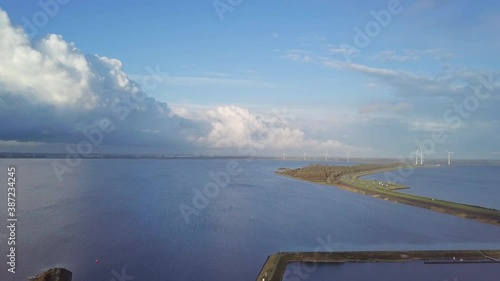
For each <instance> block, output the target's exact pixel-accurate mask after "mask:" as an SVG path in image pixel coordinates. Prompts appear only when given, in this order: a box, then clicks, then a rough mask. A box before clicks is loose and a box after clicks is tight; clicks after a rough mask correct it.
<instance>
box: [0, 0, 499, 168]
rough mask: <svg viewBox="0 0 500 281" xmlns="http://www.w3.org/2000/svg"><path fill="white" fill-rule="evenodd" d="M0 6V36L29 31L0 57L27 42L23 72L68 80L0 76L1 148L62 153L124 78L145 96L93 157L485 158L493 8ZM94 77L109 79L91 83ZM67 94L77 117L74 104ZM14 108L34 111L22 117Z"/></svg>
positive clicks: (490, 145)
mask: <svg viewBox="0 0 500 281" xmlns="http://www.w3.org/2000/svg"><path fill="white" fill-rule="evenodd" d="M44 3H48V4H46V5H48V6H47V7H49V9H44V5H45V4H44ZM230 3H233V4H234V3H236V4H235V5H233V6H231V4H230ZM0 9H2V10H3V11H5V13H6V15H7V17H8V18H9V22H4V26H3V29H4V31H5V30H7V31H8V30H15V27H24V29H25V31H24V32H20V31H19V30H16V31H15V32H14V33H16V34H20V33H24V34H25V35H27V36H28V40H29V42H28V43H26V42H24V43H22V44H21V43H20V44H7V43H8V42H5V41H6V40H13V41H12V42H14V41H15V39H9V38H11V37H5V36H4V38H6V39H0V40H3V41H4V42H3V43H4V44H2V45H1V46H2V48H5V49H7V48H11V50H10V52H5V53H6V55H4V57H3V58H2V59H5V60H7V61H10V62H11V63H12V64H13V65H14V63H16V65H17V66H16V67H19V61H16V57H15V54H16V50H18V51H19V50H25V49H26V48H28V49H30V50H31V51H33V52H37V53H39V54H41V56H42V57H43V58H45V59H46V60H42V61H40V60H30V59H25V60H24V61H21V62H24V63H26V67H27V68H28V69H38V68H33V67H31V68H30V67H29V65H32V64H33V63H41V64H40V68H39V71H40V72H43V73H48V74H46V76H47V77H52V78H50V79H54V81H56V78H57V79H61V78H60V77H65V78H67V77H70V78H71V79H69V80H68V81H67V82H68V85H70V84H71V83H79V85H81V92H78V93H79V94H78V95H77V99H76V100H78V102H71V101H70V100H72V99H74V96H72V95H74V93H72V90H71V87H69V86H68V88H63V87H62V86H61V87H60V88H57V87H58V86H57V85H56V84H54V85H53V86H52V85H51V84H50V83H48V84H47V85H46V84H44V83H43V79H42V76H43V75H40V77H33V75H34V76H37V75H36V73H35V72H34V74H32V76H30V77H26V79H28V80H26V79H21V78H20V77H19V75H21V76H22V75H23V73H24V75H25V73H26V71H23V69H22V68H19V69H18V70H17V71H18V72H17V73H18V74H16V75H14V74H13V73H14V72H13V71H12V70H9V69H7V68H6V67H5V68H4V69H3V73H2V71H0V98H2V97H3V104H4V107H5V106H6V107H7V108H8V109H9V110H4V111H3V112H4V114H3V116H0V118H5V119H7V118H10V119H12V118H13V117H12V116H19V118H20V120H21V121H19V122H20V123H19V126H15V129H11V131H4V132H0V138H1V141H2V143H3V148H4V150H26V151H28V150H30V149H34V150H39V151H44V150H51V151H52V150H54V151H56V150H57V151H59V150H61V151H66V150H67V146H68V145H70V146H71V145H73V146H75V145H77V143H79V141H81V140H85V138H86V137H85V135H84V134H82V133H81V132H82V130H84V129H85V128H87V129H88V128H91V127H92V126H94V127H95V126H97V125H96V124H97V123H98V122H97V121H96V120H99V118H104V117H105V116H109V115H110V114H111V113H110V110H109V108H110V104H111V100H108V103H106V100H107V99H111V98H110V97H111V96H113V97H115V98H116V97H119V96H121V97H123V96H124V95H130V94H131V93H133V90H131V88H130V85H133V84H134V81H135V82H137V83H138V84H139V85H140V86H138V87H142V90H144V91H145V92H147V94H148V95H149V97H151V99H148V101H149V102H148V104H146V105H145V104H142V103H141V105H140V106H138V107H137V108H134V109H133V110H132V112H133V113H132V114H130V115H127V116H126V118H124V120H119V121H120V122H115V123H114V124H115V125H117V126H116V127H117V129H116V130H114V131H113V132H112V133H109V134H105V136H104V139H103V142H102V143H99V144H97V145H95V147H94V151H96V152H97V151H99V152H100V151H102V152H108V151H109V152H111V151H131V152H146V151H147V152H168V153H175V152H179V153H180V152H183V153H184V152H192V151H198V152H201V151H215V152H220V153H232V154H237V151H238V150H237V149H238V147H241V146H244V145H249V146H252V147H254V148H255V149H256V150H257V151H258V152H259V154H262V155H264V154H267V155H275V154H280V153H281V152H282V151H283V150H285V151H287V154H290V155H292V154H296V155H302V153H303V152H304V151H308V152H309V153H310V154H317V155H322V154H324V153H325V151H329V152H330V153H331V155H336V156H343V155H345V154H346V153H347V151H350V152H351V154H352V155H353V156H377V157H398V156H403V157H408V156H409V155H410V154H411V152H412V151H414V150H415V149H416V147H417V144H421V145H422V144H427V147H428V149H427V150H428V151H427V153H428V154H429V157H435V158H444V157H446V153H445V150H446V149H447V148H448V149H450V150H453V151H455V150H456V151H457V157H459V158H500V135H499V132H500V130H499V129H500V118H499V116H498V113H497V112H496V108H497V107H498V105H500V102H499V91H498V86H499V81H500V79H499V78H500V77H499V74H500V73H499V70H498V65H500V64H499V60H500V59H499V57H498V55H497V52H498V50H499V49H500V38H499V37H498V36H495V35H496V34H497V33H498V32H497V28H498V26H499V25H500V4H499V3H497V2H496V1H478V2H477V3H476V2H471V1H436V0H419V1H417V0H414V1H392V0H391V1H352V3H351V2H347V1H326V0H324V1H320V0H317V1H299V0H296V1H292V0H286V1H263V0H262V1H261V0H252V1H250V0H242V1H227V0H220V1H199V0H198V1H195V0H187V1H153V0H149V1H142V2H141V3H140V5H139V4H137V2H132V1H92V0H91V1H62V0H60V1H59V2H57V1H56V0H52V1H40V2H37V1H33V2H23V4H22V5H20V4H19V3H18V2H17V3H16V2H15V1H5V3H1V4H0ZM217 9H219V10H217ZM221 9H222V10H221ZM224 9H226V10H224ZM7 31H5V32H7ZM50 34H57V35H60V36H59V37H55V36H53V37H50ZM12 38H14V37H12ZM12 42H11V43H12ZM40 42H42V43H40ZM61 44H62V45H64V46H72V47H71V48H69V49H68V48H66V49H64V48H63V49H64V50H63V49H61V48H58V47H57V46H61ZM71 44H72V45H71ZM346 46H348V47H346ZM72 48H75V49H76V51H75V50H73V49H72ZM25 51H26V50H25ZM26 52H27V53H29V52H28V51H26ZM75 52H76V53H75ZM27 53H26V54H27ZM9 54H11V55H10V56H9ZM68 57H70V58H71V59H68ZM91 57H93V58H97V59H92V58H91ZM23 58H26V56H24V57H23ZM108 58H114V59H116V60H119V61H120V62H121V63H120V64H119V65H118V64H115V61H111V60H108ZM17 59H18V57H17ZM80 60H82V61H84V62H81V61H80ZM43 61H45V62H44V63H42V62H43ZM75 61H78V63H75ZM48 62H50V64H54V65H59V66H60V67H61V68H60V69H59V68H57V69H56V67H55V66H54V67H48V68H47V65H49V63H48ZM82 64H85V65H82ZM56 70H57V71H56ZM152 70H154V71H155V72H154V73H153V74H151V73H152V72H151V71H152ZM9 71H10V72H9ZM51 71H53V73H52V72H51ZM51 73H52V74H54V75H53V76H50V74H51ZM75 73H76V74H75ZM96 73H98V74H99V75H97V74H96ZM121 74H123V75H125V76H126V77H127V79H128V80H127V83H129V84H130V85H129V84H124V83H121V82H120V81H122V80H120V79H119V77H121V76H120V75H121ZM2 77H3V78H2ZM82 77H83V78H82ZM96 77H100V79H97V78H96ZM9 79H10V80H9ZM36 79H42V80H41V81H38V80H36ZM46 79H49V78H46ZM106 79H107V80H106ZM110 79H111V80H113V79H116V81H117V82H116V83H117V84H116V85H113V87H111V86H109V85H107V84H105V83H103V82H102V81H109V80H110ZM99 81H100V82H99ZM147 81H149V82H152V83H150V84H149V85H146V84H145V83H146V82H147ZM481 81H483V82H484V81H487V82H484V83H482V82H481ZM61 84H64V83H61ZM49 85H51V87H56V88H50V87H49ZM127 85H128V86H127ZM151 85H153V86H151ZM28 86H29V87H28ZM2 87H3V89H2ZM479 87H481V88H479ZM44 88H45V89H44ZM474 89H477V90H474ZM110 91H112V92H113V94H109V93H110ZM28 93H29V94H28ZM44 93H45V94H44ZM54 93H58V94H57V95H55V94H54ZM481 93H483V94H482V95H481ZM21 97H22V98H21ZM480 97H481V98H480ZM19 99H22V101H23V106H22V107H19V106H17V107H14V105H16V104H18V103H19V102H20V100H19ZM83 100H85V101H86V102H87V106H86V107H85V106H84V108H86V110H83V111H81V112H80V111H78V112H77V113H75V112H76V111H74V110H72V106H76V107H80V108H81V107H82V106H80V104H81V102H82V101H83ZM464 103H465V104H464ZM455 105H458V106H460V105H462V107H464V106H465V109H462V110H463V111H462V112H461V113H460V112H459V111H458V109H459V108H458V107H454V106H455ZM106 108H107V109H106ZM158 108H163V109H164V110H163V111H161V112H163V113H161V114H163V115H161V114H160V113H158V112H157V111H158ZM449 109H451V110H452V112H451V113H449V112H448V113H447V111H448V110H449ZM106 110H108V112H106ZM134 110H137V112H135V111H134ZM28 112H35V113H37V114H40V116H43V118H44V119H43V118H42V117H40V118H42V119H40V118H35V117H32V118H28V117H22V116H23V115H25V114H28ZM48 112H51V113H50V114H48ZM54 112H55V113H54ZM107 113H108V114H107ZM115 113H116V112H115ZM136 113H137V114H136ZM35 115H36V114H35ZM111 115H112V114H111ZM115 115H116V114H115ZM160 115H161V116H162V117H158V116H160ZM61 116H64V118H62V119H64V122H62V121H61ZM155 118H156V119H155ZM157 118H160V120H159V119H157ZM37 120H38V121H37ZM40 120H44V122H41V121H40ZM82 120H84V121H82ZM35 121H37V122H35ZM15 122H16V121H14V123H15ZM61 122H62V123H61ZM160 123H161V125H160ZM151 124H155V125H154V126H152V125H151ZM153 127H154V128H153ZM89 130H90V129H89ZM140 132H142V133H140ZM433 133H434V134H438V133H440V134H444V135H445V136H446V140H439V141H436V139H433V138H432V134H433ZM174 135H175V137H172V136H174ZM0 144H1V143H0ZM424 147H425V145H424Z"/></svg>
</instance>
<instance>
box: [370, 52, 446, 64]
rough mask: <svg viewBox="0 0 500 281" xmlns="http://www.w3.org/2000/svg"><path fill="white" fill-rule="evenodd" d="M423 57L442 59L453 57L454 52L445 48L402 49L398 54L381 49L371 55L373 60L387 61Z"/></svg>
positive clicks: (402, 60) (401, 60)
mask: <svg viewBox="0 0 500 281" xmlns="http://www.w3.org/2000/svg"><path fill="white" fill-rule="evenodd" d="M424 57H432V58H433V59H435V60H444V59H450V58H454V57H455V53H453V52H452V51H450V50H446V49H427V50H413V49H407V50H403V51H402V52H401V53H400V54H398V53H397V52H395V51H393V50H386V51H381V52H379V53H377V54H375V55H374V56H373V59H375V60H381V61H384V62H388V61H398V62H406V61H414V60H418V59H422V58H424Z"/></svg>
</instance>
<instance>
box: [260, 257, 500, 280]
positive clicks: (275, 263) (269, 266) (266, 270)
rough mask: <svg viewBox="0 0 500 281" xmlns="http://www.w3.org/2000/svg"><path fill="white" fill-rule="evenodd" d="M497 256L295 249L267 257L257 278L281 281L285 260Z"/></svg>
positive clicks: (463, 258)
mask: <svg viewBox="0 0 500 281" xmlns="http://www.w3.org/2000/svg"><path fill="white" fill-rule="evenodd" d="M453 258H455V261H457V262H458V261H459V260H460V259H462V260H463V262H468V261H469V262H470V261H478V260H486V259H491V258H494V259H496V260H499V259H500V250H490V251H480V250H471V251H460V250H458V251H387V252H323V253H320V252H295V253H277V254H274V255H271V256H269V257H268V258H267V261H266V263H265V264H264V266H263V267H262V270H261V271H260V273H259V275H258V276H257V281H263V280H264V281H281V280H282V278H283V275H284V274H285V270H286V267H287V265H288V263H291V262H316V263H344V262H407V261H415V260H447V261H450V262H453Z"/></svg>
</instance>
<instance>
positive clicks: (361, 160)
mask: <svg viewBox="0 0 500 281" xmlns="http://www.w3.org/2000/svg"><path fill="white" fill-rule="evenodd" d="M68 156H70V157H72V158H82V159H248V158H253V159H262V160H282V161H309V162H323V163H328V162H353V164H354V163H378V164H387V163H394V162H397V161H400V159H396V158H373V157H350V161H347V159H346V158H345V157H335V156H332V157H329V159H328V161H325V159H324V157H323V156H316V157H314V156H311V157H307V158H306V160H304V158H303V157H302V156H295V157H294V156H287V158H286V159H282V158H281V156H264V155H263V156H249V155H217V154H215V155H211V154H210V153H207V154H206V155H201V154H200V153H198V154H194V155H193V154H111V153H110V154H106V153H99V154H98V153H95V154H85V155H80V154H68V153H45V152H44V153H37V152H0V159H1V158H15V159H26V158H35V159H61V158H66V157H68ZM447 161H448V160H447V159H444V158H443V159H426V164H435V165H438V164H441V165H443V166H444V165H446V164H447ZM453 165H500V159H498V160H496V159H453Z"/></svg>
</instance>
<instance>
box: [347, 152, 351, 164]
mask: <svg viewBox="0 0 500 281" xmlns="http://www.w3.org/2000/svg"><path fill="white" fill-rule="evenodd" d="M350 161H351V151H350V150H347V162H350Z"/></svg>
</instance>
